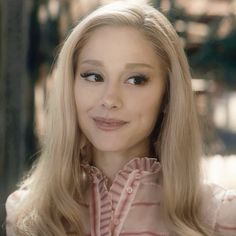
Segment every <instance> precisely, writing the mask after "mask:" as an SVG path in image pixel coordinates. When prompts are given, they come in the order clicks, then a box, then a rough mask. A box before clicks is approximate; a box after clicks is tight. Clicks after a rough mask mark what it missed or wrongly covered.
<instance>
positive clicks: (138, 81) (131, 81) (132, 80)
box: [128, 75, 148, 85]
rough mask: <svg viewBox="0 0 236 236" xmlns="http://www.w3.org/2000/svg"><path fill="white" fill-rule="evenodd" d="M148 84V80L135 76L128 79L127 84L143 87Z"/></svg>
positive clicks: (141, 76) (144, 77)
mask: <svg viewBox="0 0 236 236" xmlns="http://www.w3.org/2000/svg"><path fill="white" fill-rule="evenodd" d="M147 82H148V78H147V77H146V76H144V75H135V76H132V77H130V78H129V79H128V83H129V84H134V85H143V84H145V83H147Z"/></svg>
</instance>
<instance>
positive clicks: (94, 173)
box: [81, 157, 161, 180]
mask: <svg viewBox="0 0 236 236" xmlns="http://www.w3.org/2000/svg"><path fill="white" fill-rule="evenodd" d="M81 166H82V167H83V168H84V169H85V171H86V172H87V173H88V175H89V176H90V177H92V178H93V179H94V178H96V179H97V180H102V179H104V178H106V176H105V174H104V173H103V172H102V171H101V170H100V169H98V168H97V167H96V166H93V165H91V164H88V163H83V164H81ZM160 170H161V164H160V162H159V161H158V160H157V158H151V157H135V158H133V159H131V160H130V161H128V162H127V163H126V164H125V165H124V166H123V168H122V169H121V170H119V171H118V172H117V173H116V176H118V175H123V176H125V177H128V176H129V174H131V173H133V172H134V171H135V172H137V173H140V174H142V175H152V174H156V173H158V172H160Z"/></svg>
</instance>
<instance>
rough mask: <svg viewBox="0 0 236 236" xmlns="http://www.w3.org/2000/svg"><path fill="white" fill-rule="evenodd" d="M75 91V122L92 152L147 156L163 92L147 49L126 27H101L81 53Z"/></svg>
mask: <svg viewBox="0 0 236 236" xmlns="http://www.w3.org/2000/svg"><path fill="white" fill-rule="evenodd" d="M77 66H78V67H77V74H76V79H75V86H74V95H75V101H76V108H77V114H78V122H79V126H80V128H81V130H82V132H83V133H84V134H85V136H86V137H87V138H88V140H89V141H90V142H91V143H92V145H93V146H94V147H95V149H96V150H99V151H103V152H120V151H121V152H126V151H131V152H132V151H134V152H135V150H139V151H146V152H148V150H140V148H141V149H142V147H143V148H144V147H145V148H147V147H148V146H149V135H150V133H151V131H152V130H153V128H154V126H155V122H156V120H157V117H158V114H159V108H160V104H161V101H162V97H163V93H164V90H165V82H164V77H165V73H164V72H163V66H162V64H161V61H160V59H159V58H158V56H157V55H156V54H155V52H154V49H153V46H152V45H151V43H150V42H149V41H148V40H147V39H146V38H145V37H144V36H143V35H142V34H141V33H140V32H139V31H138V30H136V29H134V28H131V27H110V26H106V27H102V28H99V29H97V30H96V31H94V32H93V33H92V35H91V36H90V38H89V40H88V41H87V43H86V45H85V46H84V47H83V49H82V50H81V51H80V55H79V58H78V65H77Z"/></svg>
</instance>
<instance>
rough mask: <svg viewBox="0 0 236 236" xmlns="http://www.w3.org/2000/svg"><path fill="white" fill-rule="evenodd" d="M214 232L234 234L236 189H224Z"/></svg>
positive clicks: (223, 234)
mask: <svg viewBox="0 0 236 236" xmlns="http://www.w3.org/2000/svg"><path fill="white" fill-rule="evenodd" d="M215 232H217V233H219V234H220V235H222V236H235V235H236V191H235V190H225V191H224V194H222V199H221V205H220V208H219V211H218V213H217V217H216V224H215Z"/></svg>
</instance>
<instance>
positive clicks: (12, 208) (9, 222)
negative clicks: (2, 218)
mask: <svg viewBox="0 0 236 236" xmlns="http://www.w3.org/2000/svg"><path fill="white" fill-rule="evenodd" d="M27 192H28V190H26V189H19V190H17V191H15V192H13V193H11V194H10V195H9V196H8V198H7V201H6V204H5V207H6V231H7V236H14V235H15V234H14V232H13V224H14V220H15V212H16V209H17V208H18V206H19V205H20V203H21V202H22V200H23V199H24V197H25V196H26V194H27Z"/></svg>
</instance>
